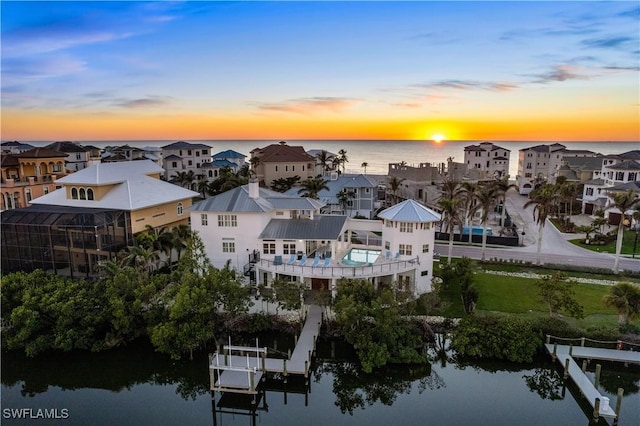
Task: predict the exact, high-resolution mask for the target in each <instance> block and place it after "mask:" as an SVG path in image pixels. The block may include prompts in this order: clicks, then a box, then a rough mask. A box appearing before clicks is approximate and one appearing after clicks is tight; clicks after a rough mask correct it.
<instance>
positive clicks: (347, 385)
mask: <svg viewBox="0 0 640 426" xmlns="http://www.w3.org/2000/svg"><path fill="white" fill-rule="evenodd" d="M265 343H266V342H265ZM292 343H293V342H284V343H280V348H279V349H280V350H283V351H286V349H287V347H288V346H292ZM317 355H318V356H317V358H318V361H317V362H316V366H315V373H314V375H313V376H312V377H311V378H310V383H309V386H308V387H307V386H305V383H304V379H301V380H298V379H293V378H290V379H289V381H288V382H287V384H286V385H285V384H284V383H283V382H282V380H278V378H275V379H271V380H269V381H268V382H266V383H265V384H264V385H265V387H267V388H269V389H270V390H267V391H266V392H265V394H264V395H262V396H261V398H260V401H259V404H258V410H257V411H256V412H255V415H252V414H251V413H250V411H249V410H248V409H247V408H248V405H247V404H246V401H244V400H243V399H242V398H238V397H235V398H233V397H227V396H225V397H224V398H221V397H220V394H217V395H216V410H215V412H214V411H213V406H212V400H211V395H210V393H209V392H208V386H209V383H208V370H207V357H206V354H204V353H201V354H198V356H197V357H196V358H195V359H194V360H193V361H180V362H174V361H171V360H169V359H168V358H167V357H165V356H163V355H160V354H157V353H155V352H153V350H152V348H151V347H150V346H149V345H148V344H146V343H144V342H140V343H136V344H134V345H130V346H128V347H127V348H123V349H118V350H114V351H110V352H109V353H100V354H86V353H83V354H51V355H46V356H41V357H38V358H36V359H27V358H25V357H24V356H21V355H19V354H15V353H3V356H2V420H1V422H2V424H3V425H25V424H29V425H31V424H39V425H40V424H42V425H46V424H56V425H88V424H91V425H115V424H118V425H216V426H218V425H225V426H226V425H252V424H255V425H302V424H304V425H496V424H504V425H595V424H602V425H604V424H606V422H604V421H603V420H602V419H601V420H600V422H599V423H595V422H593V421H592V420H590V417H591V416H590V413H591V412H592V409H591V407H590V406H589V405H588V404H587V402H586V401H585V400H584V399H583V398H581V397H580V396H579V391H578V390H577V389H576V388H575V387H574V386H573V385H572V384H571V381H570V380H569V382H568V386H567V387H566V388H563V385H562V378H561V372H560V370H559V368H558V367H557V366H555V365H554V364H552V363H551V362H550V361H549V360H548V357H546V356H541V357H540V358H539V359H538V360H537V361H536V362H534V363H532V364H526V365H517V364H510V363H499V362H475V361H465V360H461V359H456V356H455V354H454V353H453V352H452V351H446V352H443V351H440V352H438V351H437V350H436V349H434V352H433V356H434V361H433V363H432V364H431V365H426V366H413V367H392V368H386V369H384V370H381V371H378V372H376V373H375V374H370V375H367V374H362V373H361V372H360V371H358V369H357V367H356V365H357V363H356V361H355V359H354V357H353V353H352V352H351V350H350V348H349V347H348V345H344V344H340V343H339V342H338V343H337V344H336V343H335V342H334V344H333V345H332V344H331V343H330V342H329V341H320V342H319V346H318V352H317ZM436 358H438V359H436ZM589 370H590V373H589V374H590V375H591V377H592V380H593V371H594V370H595V363H592V364H591V365H590V366H589ZM639 371H640V370H639V369H638V368H637V367H634V368H625V367H622V366H616V365H614V364H604V365H603V371H602V379H601V381H602V385H601V387H600V391H601V392H602V393H604V394H606V395H607V396H608V397H609V398H610V400H611V404H612V405H615V401H616V398H615V392H616V389H617V387H618V386H620V387H623V388H624V389H625V391H626V395H625V398H624V400H623V402H622V413H621V419H620V423H619V424H620V425H638V424H640V393H639V390H640V389H639V386H640V373H639ZM285 390H286V392H285ZM305 390H306V392H305ZM23 408H31V409H33V410H32V411H31V415H32V416H36V415H37V414H38V412H37V410H38V409H49V410H51V409H57V414H58V416H59V417H62V416H64V417H67V418H64V419H61V418H59V419H52V420H45V419H38V420H34V419H16V418H9V417H11V415H9V416H8V415H7V414H9V412H8V411H7V409H9V410H10V409H14V410H15V409H23ZM63 410H65V411H63ZM65 413H66V415H65Z"/></svg>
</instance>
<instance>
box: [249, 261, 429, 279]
mask: <svg viewBox="0 0 640 426" xmlns="http://www.w3.org/2000/svg"><path fill="white" fill-rule="evenodd" d="M310 261H311V260H307V264H305V265H304V266H299V265H296V264H291V265H289V264H287V263H280V262H274V261H273V260H268V259H260V261H259V262H258V263H257V265H258V267H259V268H260V269H263V270H267V271H270V272H276V273H280V274H286V275H296V276H304V277H328V278H329V277H330V278H342V277H344V278H349V277H370V276H381V275H389V274H393V273H398V272H405V271H410V270H412V269H415V268H416V266H417V265H419V264H420V259H419V258H418V257H417V256H416V257H414V258H412V259H408V260H384V261H382V262H380V263H371V264H367V265H363V266H343V265H340V264H339V263H337V262H334V263H332V264H330V265H329V266H326V267H325V266H323V264H322V262H321V263H319V264H318V265H317V266H311V265H309V262H310Z"/></svg>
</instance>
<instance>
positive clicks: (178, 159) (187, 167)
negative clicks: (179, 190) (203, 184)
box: [162, 141, 211, 189]
mask: <svg viewBox="0 0 640 426" xmlns="http://www.w3.org/2000/svg"><path fill="white" fill-rule="evenodd" d="M162 156H163V167H164V176H165V179H167V180H169V181H170V180H172V179H173V177H174V176H175V175H176V173H178V172H184V173H188V172H190V171H192V172H193V173H194V175H195V176H196V180H195V181H194V182H193V183H192V185H191V189H195V188H197V185H198V184H197V181H198V180H201V179H203V178H205V173H204V172H203V171H202V170H200V168H201V167H202V165H203V164H205V163H210V162H211V147H210V146H209V145H204V144H201V143H189V142H185V141H178V142H173V143H171V144H169V145H165V146H163V147H162Z"/></svg>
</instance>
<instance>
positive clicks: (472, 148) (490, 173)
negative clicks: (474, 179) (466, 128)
mask: <svg viewBox="0 0 640 426" xmlns="http://www.w3.org/2000/svg"><path fill="white" fill-rule="evenodd" d="M510 154H511V151H510V150H508V149H506V148H502V147H499V146H497V145H494V144H493V143H491V142H480V143H479V144H478V145H469V146H467V147H465V148H464V163H465V164H466V165H467V169H468V170H472V169H475V170H480V171H483V172H484V176H483V177H484V178H493V177H498V178H501V177H504V176H507V175H508V174H509V156H510Z"/></svg>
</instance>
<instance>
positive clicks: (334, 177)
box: [330, 172, 338, 180]
mask: <svg viewBox="0 0 640 426" xmlns="http://www.w3.org/2000/svg"><path fill="white" fill-rule="evenodd" d="M330 178H331V180H338V172H331V176H330Z"/></svg>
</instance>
